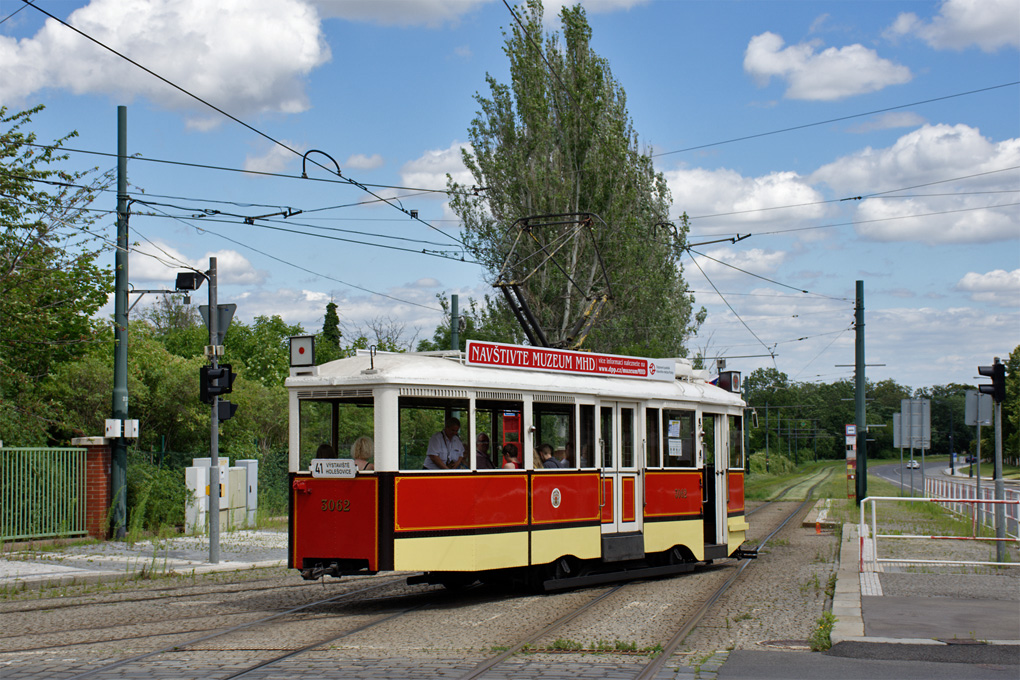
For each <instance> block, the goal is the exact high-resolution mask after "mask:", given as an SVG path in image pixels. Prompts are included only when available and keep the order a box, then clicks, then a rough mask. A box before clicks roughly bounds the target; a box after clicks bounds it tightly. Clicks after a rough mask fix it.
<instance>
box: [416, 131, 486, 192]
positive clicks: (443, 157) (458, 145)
mask: <svg viewBox="0 0 1020 680" xmlns="http://www.w3.org/2000/svg"><path fill="white" fill-rule="evenodd" d="M467 148H469V145H468V144H467V143H463V142H453V143H452V144H450V146H449V147H447V148H445V149H435V150H430V151H426V152H425V153H424V154H422V155H421V156H420V157H418V158H416V159H415V160H413V161H408V162H407V163H405V164H404V167H402V168H401V169H400V176H401V182H403V183H404V186H409V187H417V188H421V189H445V188H446V175H447V174H448V173H449V174H450V175H451V176H452V177H453V179H454V181H456V182H459V183H461V184H465V185H471V184H473V183H474V178H473V177H472V176H471V173H470V172H469V171H468V169H467V168H466V167H465V166H464V161H463V160H462V159H461V150H462V149H467Z"/></svg>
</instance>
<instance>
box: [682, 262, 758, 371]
mask: <svg viewBox="0 0 1020 680" xmlns="http://www.w3.org/2000/svg"><path fill="white" fill-rule="evenodd" d="M691 261H692V262H694V266H696V267H697V268H698V271H700V272H701V275H702V276H704V277H705V280H706V281H708V284H709V285H710V286H712V289H713V290H715V292H716V294H717V295H718V296H719V297H720V298H722V301H723V302H724V303H726V306H727V307H728V308H729V310H730V311H731V312H733V316H735V317H737V319H739V320H740V323H741V324H743V326H744V328H746V329H747V332H748V333H750V334H751V335H752V336H754V339H755V340H757V341H758V342H759V343H761V346H762V347H764V348H765V351H766V352H768V353H769V356H771V357H772V363H773V365H775V362H776V353H775V346H773V347H772V348H770V347H769V346H768V345H766V344H765V342H764V341H763V340H762V339H761V338H759V337H758V334H757V333H755V332H754V331H753V330H751V327H750V326H748V325H747V322H746V321H744V320H743V319H742V318H741V316H740V315H739V314H737V310H735V309H733V305H731V304H730V302H729V300H727V299H726V297H725V296H724V295H723V294H722V293H721V292H719V289H718V288H716V285H715V283H713V282H712V279H710V278H709V277H708V274H706V273H705V270H704V269H702V268H701V265H700V264H698V261H697V260H696V259H694V258H693V257H692V258H691ZM777 368H778V367H777Z"/></svg>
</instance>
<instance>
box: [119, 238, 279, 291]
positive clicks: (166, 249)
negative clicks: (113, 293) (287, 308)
mask: <svg viewBox="0 0 1020 680" xmlns="http://www.w3.org/2000/svg"><path fill="white" fill-rule="evenodd" d="M210 257H215V258H216V274H217V280H218V281H219V283H220V284H222V285H232V284H236V285H245V286H251V285H259V284H262V283H263V282H265V281H266V279H267V278H268V273H267V272H265V271H262V270H258V269H255V267H253V266H252V264H251V262H249V261H248V259H247V258H246V257H244V256H243V255H241V254H240V253H238V252H237V251H236V250H220V251H217V252H209V253H206V254H205V255H203V256H202V257H199V258H194V259H193V258H189V257H187V256H185V255H184V254H183V253H181V251H179V250H177V249H176V248H174V247H173V246H170V245H168V244H166V243H163V242H162V241H153V242H151V243H150V242H149V241H142V242H140V243H138V244H137V245H135V246H134V247H133V248H132V250H131V266H130V270H129V271H130V278H131V283H134V284H138V283H142V282H146V283H156V284H163V285H166V286H167V287H169V288H172V287H173V282H174V281H175V279H176V277H177V272H179V271H182V270H184V269H185V268H189V267H190V268H192V269H197V270H198V271H202V272H204V271H206V270H207V269H209V258H210Z"/></svg>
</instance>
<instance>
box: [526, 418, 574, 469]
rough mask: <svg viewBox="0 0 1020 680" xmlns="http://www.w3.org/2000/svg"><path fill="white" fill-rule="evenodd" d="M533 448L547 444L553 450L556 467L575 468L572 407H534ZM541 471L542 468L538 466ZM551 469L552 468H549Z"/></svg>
mask: <svg viewBox="0 0 1020 680" xmlns="http://www.w3.org/2000/svg"><path fill="white" fill-rule="evenodd" d="M534 418H535V419H534V423H535V442H534V443H535V446H536V447H537V446H538V445H539V444H549V445H550V446H551V447H552V449H553V456H554V460H555V461H556V463H557V466H556V467H561V468H575V467H577V460H576V459H575V458H574V456H575V451H574V407H573V406H572V405H565V404H543V403H538V402H536V403H535V405H534ZM535 465H536V468H538V469H541V468H543V467H544V466H542V465H538V463H537V462H536V464H535ZM549 467H550V468H552V466H551V465H550V466H549Z"/></svg>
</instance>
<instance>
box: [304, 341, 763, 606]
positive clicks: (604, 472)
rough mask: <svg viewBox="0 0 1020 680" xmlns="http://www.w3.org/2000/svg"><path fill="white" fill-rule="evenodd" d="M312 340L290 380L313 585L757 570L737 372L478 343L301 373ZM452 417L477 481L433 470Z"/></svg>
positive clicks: (375, 356) (576, 580)
mask: <svg viewBox="0 0 1020 680" xmlns="http://www.w3.org/2000/svg"><path fill="white" fill-rule="evenodd" d="M310 342H311V338H310V337H309V336H303V337H301V338H295V339H292V345H291V356H292V368H291V374H290V377H289V378H288V379H287V381H286V387H287V390H288V393H289V419H290V420H289V469H290V529H289V531H290V536H289V548H288V561H289V566H290V567H291V568H293V569H297V570H300V572H301V574H302V575H303V576H304V577H305V578H306V579H316V578H320V577H322V576H324V575H329V576H333V577H341V576H343V575H351V574H374V573H376V572H380V571H412V572H421V574H420V575H419V576H417V577H416V578H415V579H414V581H413V582H427V583H442V584H445V585H447V586H451V587H453V586H455V585H458V584H465V583H468V582H473V581H474V580H476V579H481V580H483V581H489V580H497V579H501V578H506V579H513V580H517V581H519V582H524V583H527V584H530V585H532V586H536V585H537V586H538V587H543V588H545V589H546V590H552V589H555V588H558V587H568V586H574V585H578V584H582V585H583V584H591V583H598V582H605V581H607V580H612V579H615V578H618V577H619V574H621V573H627V574H631V575H633V576H635V577H636V576H644V575H657V574H667V573H676V572H680V571H688V570H691V569H693V568H694V567H695V566H696V565H697V564H699V563H706V562H711V561H712V560H713V559H718V558H723V557H728V556H736V557H742V556H750V555H747V554H745V553H744V552H743V551H741V550H740V545H741V543H742V542H743V541H744V539H745V536H746V532H747V530H748V524H747V522H746V520H745V515H744V450H743V446H742V441H743V438H742V427H743V423H742V415H743V407H744V403H743V401H741V399H740V396H739V374H738V373H731V374H725V375H724V376H722V378H723V380H721V381H720V382H722V383H723V385H722V386H719V385H716V384H711V383H710V382H708V377H709V376H708V374H707V372H706V371H696V370H693V369H692V368H691V365H690V363H689V362H687V361H686V360H682V359H647V358H638V357H626V356H616V355H606V354H595V353H589V352H576V351H567V350H558V349H551V348H545V347H531V346H516V345H506V344H500V343H492V342H479V341H469V342H468V343H467V350H466V352H453V351H451V352H424V353H421V352H419V353H382V352H379V353H377V352H375V351H361V352H359V353H358V354H357V355H356V356H353V357H349V358H345V359H340V360H337V361H332V362H329V363H326V364H323V365H319V366H314V365H300V364H303V363H306V362H303V361H301V360H300V359H294V357H298V356H299V353H307V355H308V356H311V355H313V354H314V353H313V352H311V351H307V350H308V349H309V348H308V344H307V343H310ZM301 343H306V344H301ZM295 364H297V365H295ZM451 419H456V422H459V425H460V431H459V438H460V440H461V441H462V442H463V446H464V449H465V451H466V452H467V455H465V456H464V458H463V460H464V466H463V467H460V468H456V469H426V468H425V463H426V460H427V459H428V456H427V452H428V446H429V440H430V439H431V438H432V437H433V436H434V435H436V433H438V432H441V431H443V430H444V428H446V427H447V426H448V425H449V424H450V423H451V422H452V421H451ZM365 438H368V440H369V448H371V449H372V455H371V459H370V461H369V460H368V458H367V457H366V456H365V454H364V453H363V452H362V453H357V450H359V447H360V450H362V451H363V450H364V449H365V446H364V442H365ZM480 439H481V440H485V439H488V441H489V442H490V449H491V451H490V454H491V457H490V458H488V459H486V458H485V457H484V456H478V455H476V446H477V444H476V443H477V442H478V440H480ZM543 445H548V446H543ZM539 448H542V449H544V450H546V451H548V450H550V449H551V450H552V452H553V454H554V455H553V458H554V461H555V463H554V464H551V465H550V464H547V463H544V462H543V460H542V458H541V456H540V455H539V453H538V451H537V450H538V449H539ZM352 449H353V450H352ZM504 449H507V450H509V451H510V452H511V453H512V452H514V451H516V452H518V453H519V455H518V458H517V463H518V464H519V467H512V468H508V469H504V468H503V467H502V458H501V456H500V452H501V451H502V450H504ZM359 457H360V459H359ZM486 461H488V462H486ZM490 463H491V464H493V466H494V467H493V468H489V467H488V465H489V464H490ZM511 464H512V463H511Z"/></svg>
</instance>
